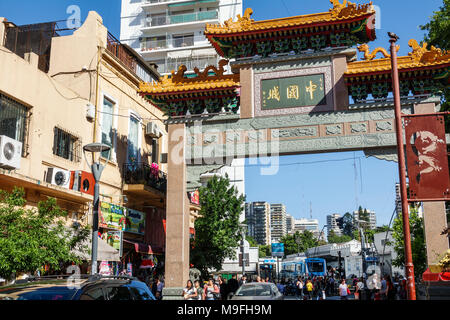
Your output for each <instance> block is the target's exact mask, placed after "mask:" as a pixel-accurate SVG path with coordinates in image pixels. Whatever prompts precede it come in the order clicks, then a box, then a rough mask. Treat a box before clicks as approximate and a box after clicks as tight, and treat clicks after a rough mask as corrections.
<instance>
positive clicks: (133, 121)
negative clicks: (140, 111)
mask: <svg viewBox="0 0 450 320" xmlns="http://www.w3.org/2000/svg"><path fill="white" fill-rule="evenodd" d="M140 124H141V122H140V119H138V118H137V117H136V116H134V115H133V114H132V115H130V129H129V133H128V162H139V161H140V150H141V148H140V136H141V126H140Z"/></svg>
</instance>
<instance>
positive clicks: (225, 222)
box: [190, 177, 245, 277]
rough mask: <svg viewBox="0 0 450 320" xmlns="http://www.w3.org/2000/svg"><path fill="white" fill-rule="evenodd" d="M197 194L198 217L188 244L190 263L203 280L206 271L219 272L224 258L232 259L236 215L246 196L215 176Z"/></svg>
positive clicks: (236, 241) (237, 230)
mask: <svg viewBox="0 0 450 320" xmlns="http://www.w3.org/2000/svg"><path fill="white" fill-rule="evenodd" d="M199 192H200V206H201V210H200V216H201V217H200V218H198V219H197V220H196V221H195V239H193V240H192V241H191V254H190V257H191V263H192V264H193V265H194V267H195V268H197V269H199V270H200V271H201V272H202V275H203V276H204V277H206V276H207V275H208V269H215V270H220V269H222V264H223V262H224V260H225V259H226V258H230V259H235V258H236V256H235V255H236V254H235V250H236V248H237V247H238V246H239V242H240V240H241V232H240V228H239V215H240V214H241V212H242V210H243V208H244V202H245V197H244V196H242V195H239V194H238V191H237V190H236V188H235V187H234V186H230V180H229V179H228V177H226V178H222V177H214V178H213V179H211V180H210V181H208V184H207V186H206V187H202V188H200V190H199Z"/></svg>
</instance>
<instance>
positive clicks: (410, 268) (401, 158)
mask: <svg viewBox="0 0 450 320" xmlns="http://www.w3.org/2000/svg"><path fill="white" fill-rule="evenodd" d="M389 37H390V39H389V42H390V43H391V66H392V88H393V91H394V103H395V124H396V125H395V130H396V134H397V152H398V171H399V176H400V191H401V198H402V216H403V236H404V240H405V269H406V277H407V284H408V299H409V300H416V288H415V280H414V264H413V261H412V249H411V234H410V228H409V212H408V196H407V190H406V166H405V155H404V150H403V130H402V128H403V127H402V118H401V105H400V81H399V76H398V62H397V50H396V46H395V44H396V42H397V40H398V39H399V38H398V37H397V35H395V34H393V33H389Z"/></svg>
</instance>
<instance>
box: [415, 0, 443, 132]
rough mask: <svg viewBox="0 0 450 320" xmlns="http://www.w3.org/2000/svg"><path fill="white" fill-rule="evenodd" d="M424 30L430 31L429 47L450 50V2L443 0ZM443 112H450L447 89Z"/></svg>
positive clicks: (427, 39)
mask: <svg viewBox="0 0 450 320" xmlns="http://www.w3.org/2000/svg"><path fill="white" fill-rule="evenodd" d="M420 28H421V29H422V30H425V31H428V33H427V34H426V35H425V39H424V40H425V41H426V42H427V43H428V44H429V45H433V46H435V47H438V48H441V49H442V50H450V0H443V6H442V7H440V9H439V11H436V12H434V14H433V16H432V17H431V20H430V22H428V23H427V24H426V25H424V26H420ZM441 111H450V89H449V88H448V87H447V88H445V89H444V90H443V94H442V108H441ZM449 130H450V119H448V118H446V131H447V132H449Z"/></svg>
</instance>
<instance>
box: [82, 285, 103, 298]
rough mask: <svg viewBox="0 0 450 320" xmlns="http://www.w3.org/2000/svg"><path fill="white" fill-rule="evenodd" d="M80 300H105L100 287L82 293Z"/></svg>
mask: <svg viewBox="0 0 450 320" xmlns="http://www.w3.org/2000/svg"><path fill="white" fill-rule="evenodd" d="M80 300H105V297H104V296H103V291H102V288H97V289H92V290H88V291H86V292H85V293H83V294H82V295H81V297H80Z"/></svg>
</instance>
